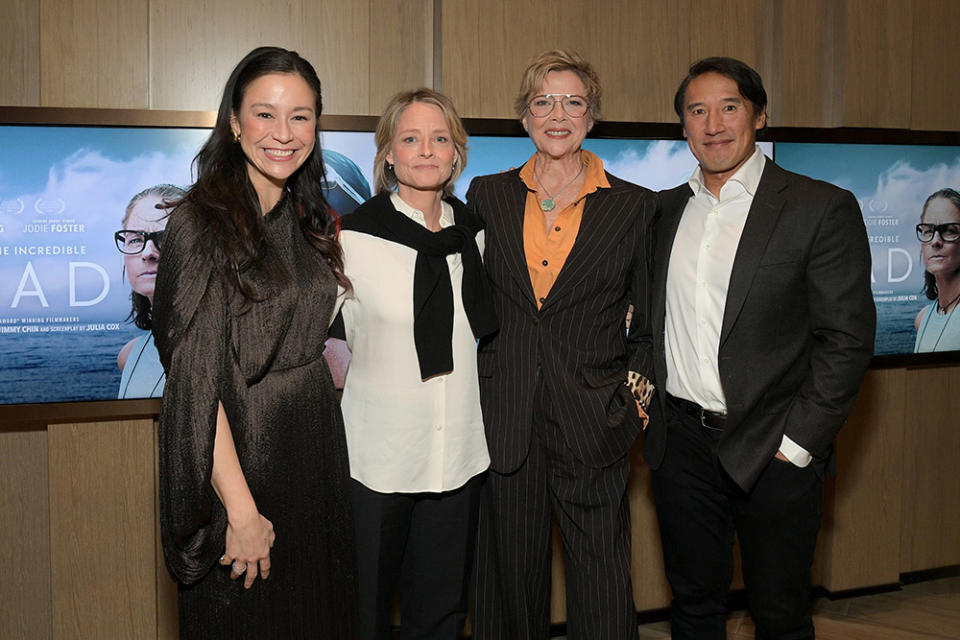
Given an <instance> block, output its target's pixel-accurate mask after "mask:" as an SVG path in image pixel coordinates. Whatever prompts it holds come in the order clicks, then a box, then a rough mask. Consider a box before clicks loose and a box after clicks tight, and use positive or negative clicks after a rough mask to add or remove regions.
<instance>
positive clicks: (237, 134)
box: [233, 131, 240, 142]
mask: <svg viewBox="0 0 960 640" xmlns="http://www.w3.org/2000/svg"><path fill="white" fill-rule="evenodd" d="M233 141H234V142H240V132H239V131H234V132H233Z"/></svg>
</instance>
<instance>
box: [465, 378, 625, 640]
mask: <svg viewBox="0 0 960 640" xmlns="http://www.w3.org/2000/svg"><path fill="white" fill-rule="evenodd" d="M537 406H538V409H536V410H535V416H534V429H533V431H534V433H533V436H532V438H531V442H530V452H529V454H528V456H527V459H526V460H525V461H524V463H523V465H521V467H520V468H519V469H518V470H516V471H514V472H512V473H508V474H501V473H497V472H495V471H493V470H491V471H489V472H488V474H487V479H486V481H485V483H484V488H483V497H482V499H481V503H480V524H479V532H478V543H477V565H476V589H475V594H474V610H473V625H472V626H473V637H474V638H476V640H546V639H547V638H549V637H550V591H551V587H550V573H551V566H552V565H551V559H552V554H551V541H552V524H551V516H550V513H551V507H552V508H553V510H554V512H555V513H556V516H557V522H558V524H559V528H560V534H561V538H562V540H563V553H564V559H565V564H566V576H565V577H566V603H567V637H568V638H570V640H625V639H628V638H629V639H632V640H636V638H637V621H636V610H635V608H634V604H633V593H632V589H631V585H630V510H629V504H628V502H627V495H626V488H627V475H628V473H629V464H628V462H627V458H626V456H624V457H623V458H621V459H620V460H618V461H617V462H615V463H614V464H612V465H610V466H608V467H604V468H602V469H597V468H593V467H588V466H586V465H584V464H583V463H581V462H580V461H579V460H577V459H576V458H575V457H574V456H573V454H572V453H571V452H570V450H569V449H568V448H567V446H566V445H565V444H564V438H563V435H562V433H560V431H559V429H558V428H557V425H556V423H555V422H554V421H553V420H551V418H550V414H549V403H548V402H547V401H546V398H545V397H544V394H543V391H542V389H541V390H540V392H539V393H538V402H537ZM597 428H598V429H599V428H602V427H601V426H599V425H598V426H597Z"/></svg>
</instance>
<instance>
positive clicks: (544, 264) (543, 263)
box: [540, 260, 549, 266]
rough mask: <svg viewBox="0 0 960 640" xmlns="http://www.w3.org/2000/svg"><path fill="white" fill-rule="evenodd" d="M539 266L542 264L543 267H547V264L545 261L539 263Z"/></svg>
mask: <svg viewBox="0 0 960 640" xmlns="http://www.w3.org/2000/svg"><path fill="white" fill-rule="evenodd" d="M540 264H542V265H543V266H547V264H549V263H548V262H547V261H546V260H544V261H543V262H541V263H540Z"/></svg>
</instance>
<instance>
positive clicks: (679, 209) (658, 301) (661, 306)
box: [651, 183, 693, 339]
mask: <svg viewBox="0 0 960 640" xmlns="http://www.w3.org/2000/svg"><path fill="white" fill-rule="evenodd" d="M692 195H693V190H692V189H691V188H690V185H689V184H686V183H684V184H682V185H680V186H678V187H675V188H673V189H670V190H669V191H663V192H661V193H660V196H659V197H660V220H659V221H658V223H657V224H658V228H657V237H656V250H655V253H654V258H653V265H654V269H653V278H654V283H653V291H654V296H653V301H652V309H651V313H652V316H653V322H654V327H653V328H654V335H657V336H660V338H661V339H662V337H663V326H664V320H665V317H666V305H667V295H666V294H667V268H668V267H669V266H670V252H671V251H672V250H673V241H674V238H676V235H677V228H679V226H680V218H682V217H683V210H684V209H685V208H686V206H687V201H688V200H689V199H690V197H691V196H692Z"/></svg>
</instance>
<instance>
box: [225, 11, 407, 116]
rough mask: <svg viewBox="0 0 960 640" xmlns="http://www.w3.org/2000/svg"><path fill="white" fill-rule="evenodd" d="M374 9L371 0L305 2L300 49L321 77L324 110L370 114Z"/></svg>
mask: <svg viewBox="0 0 960 640" xmlns="http://www.w3.org/2000/svg"><path fill="white" fill-rule="evenodd" d="M371 9H372V4H371V0H348V1H346V2H331V1H329V0H328V1H325V2H311V1H309V0H306V1H304V2H303V10H302V17H301V18H300V22H301V23H302V27H301V28H300V31H301V33H300V35H299V36H298V40H299V43H298V44H297V51H299V52H300V54H301V55H303V57H305V58H306V59H307V60H309V61H310V62H311V64H313V66H314V68H315V69H316V70H317V75H318V76H320V82H321V83H322V85H323V112H324V113H341V114H358V115H363V114H368V113H370V111H369V96H370V74H369V68H370V62H371V61H370V45H371V42H372V40H373V38H374V34H370V18H371V16H370V12H371ZM367 34H370V36H369V37H368V36H367ZM398 57H400V56H398ZM239 59H240V58H237V60H239ZM235 62H236V61H235ZM225 81H226V75H224V77H223V80H222V81H221V83H222V82H225Z"/></svg>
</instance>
